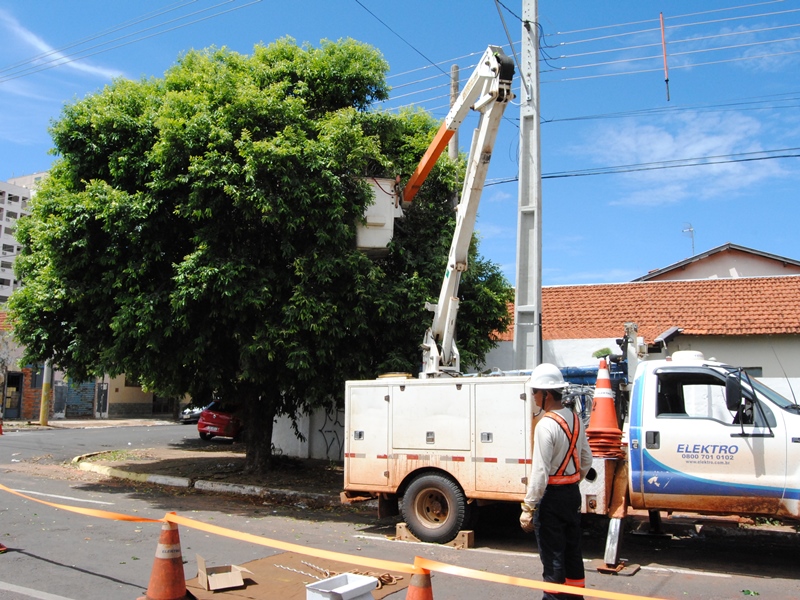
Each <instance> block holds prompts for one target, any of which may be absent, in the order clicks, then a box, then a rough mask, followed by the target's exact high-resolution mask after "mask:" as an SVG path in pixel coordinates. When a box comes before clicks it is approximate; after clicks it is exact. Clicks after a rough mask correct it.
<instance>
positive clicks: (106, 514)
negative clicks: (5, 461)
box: [0, 483, 164, 523]
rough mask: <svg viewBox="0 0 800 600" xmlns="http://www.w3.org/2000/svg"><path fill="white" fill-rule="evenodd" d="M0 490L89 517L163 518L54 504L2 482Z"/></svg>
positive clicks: (159, 521) (118, 519)
mask: <svg viewBox="0 0 800 600" xmlns="http://www.w3.org/2000/svg"><path fill="white" fill-rule="evenodd" d="M0 490H3V491H6V492H8V493H9V494H14V495H15V496H19V497H20V498H25V499H26V500H32V501H33V502H38V503H39V504H46V505H47V506H52V507H54V508H60V509H61V510H68V511H70V512H74V513H78V514H81V515H88V516H90V517H99V518H101V519H111V520H113V521H132V522H134V523H163V522H164V519H146V518H144V517H131V516H130V515H123V514H122V513H115V512H109V511H107V510H97V509H94V508H80V507H78V506H69V505H68V504H56V503H55V502H47V501H46V500H39V499H38V498H31V497H30V496H26V495H25V494H21V493H20V492H16V491H14V490H12V489H9V488H7V487H6V486H4V485H3V484H2V483H0Z"/></svg>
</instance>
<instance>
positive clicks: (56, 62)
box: [0, 0, 261, 83]
mask: <svg viewBox="0 0 800 600" xmlns="http://www.w3.org/2000/svg"><path fill="white" fill-rule="evenodd" d="M235 1H236V0H225V1H224V2H220V3H219V4H216V5H214V6H212V7H210V8H206V9H203V10H200V11H196V12H194V13H191V14H189V15H186V16H184V17H180V18H178V19H172V20H171V21H167V22H166V23H161V24H160V25H155V26H152V27H147V28H145V29H142V30H139V31H135V32H133V33H130V34H126V35H124V36H120V37H118V38H115V39H113V40H109V41H108V42H104V43H102V44H96V45H95V46H92V47H91V48H86V49H84V50H81V51H80V52H75V53H73V54H67V55H64V56H61V57H59V58H57V59H53V60H50V61H48V62H46V63H45V64H44V65H41V66H39V67H30V68H28V69H25V70H24V71H19V72H17V73H14V74H11V75H7V76H5V77H0V83H5V82H6V81H11V80H12V79H19V78H20V77H25V76H27V75H32V74H34V73H39V72H41V71H47V70H49V69H53V68H55V67H59V66H61V65H64V64H68V63H71V62H75V61H78V60H83V59H85V58H89V57H90V56H95V55H97V54H102V53H104V52H108V51H109V50H115V49H117V48H122V47H124V46H129V45H131V44H135V43H137V42H141V41H143V40H147V39H150V38H152V37H156V36H159V35H163V34H165V33H169V32H171V31H176V30H178V29H183V28H184V27H188V26H189V25H194V24H196V23H200V22H202V21H208V20H209V19H214V18H216V17H219V16H222V15H224V14H228V13H231V12H234V11H237V10H241V9H243V8H247V7H248V6H252V5H253V4H258V3H259V2H261V0H251V1H250V2H247V3H246V4H242V5H240V6H236V7H233V8H230V9H227V10H223V11H220V12H217V13H214V14H213V15H208V16H206V17H201V18H199V19H195V20H193V21H189V22H188V23H183V24H181V25H177V26H175V27H170V28H169V29H164V30H163V31H157V32H155V33H152V34H150V35H145V36H142V37H139V38H136V39H134V40H130V41H127V42H124V43H121V44H117V45H116V46H110V47H108V48H105V49H103V50H98V51H97V52H91V53H89V54H85V52H86V51H87V50H91V49H93V48H100V47H103V46H107V45H108V44H111V43H113V42H115V41H117V40H122V39H126V38H129V37H131V36H134V35H137V34H139V33H143V32H145V31H150V30H152V29H156V28H158V27H162V26H163V25H165V24H168V23H173V22H176V21H180V20H182V19H185V18H187V17H189V16H193V15H195V14H199V13H201V12H207V11H208V10H212V9H214V8H217V7H219V6H221V5H223V4H229V3H231V2H235Z"/></svg>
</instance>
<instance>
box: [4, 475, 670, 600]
mask: <svg viewBox="0 0 800 600" xmlns="http://www.w3.org/2000/svg"><path fill="white" fill-rule="evenodd" d="M0 490H3V491H6V492H8V493H10V494H14V495H15V496H19V497H20V498H25V499H26V500H31V501H33V502H38V503H39V504H45V505H47V506H52V507H53V508H59V509H61V510H66V511H70V512H74V513H78V514H82V515H87V516H90V517H99V518H101V519H111V520H113V521H132V522H135V523H163V522H165V521H168V522H171V523H175V524H176V525H184V526H185V527H191V528H192V529H197V530H199V531H205V532H206V533H213V534H215V535H221V536H223V537H228V538H232V539H235V540H240V541H243V542H250V543H251V544H258V545H259V546H267V547H269V548H276V549H278V550H284V551H287V552H296V553H298V554H303V555H305V556H311V557H314V558H320V559H323V560H334V561H338V562H346V563H349V564H353V565H358V566H360V567H367V568H370V569H377V570H380V571H397V572H400V573H410V574H416V573H423V574H424V573H428V572H430V571H436V572H438V573H445V574H448V575H456V576H458V577H467V578H470V579H480V580H482V581H489V582H492V583H505V584H509V585H515V586H518V587H526V588H533V589H537V590H548V591H552V592H566V593H569V594H574V593H576V591H578V593H582V594H583V595H584V596H589V597H591V598H606V599H608V600H658V599H656V598H653V597H652V596H635V595H631V594H620V593H617V592H604V591H602V590H589V589H586V588H575V587H573V586H568V585H561V584H557V583H545V582H542V581H536V580H534V579H525V578H523V577H511V576H509V575H500V574H498V573H487V572H485V571H477V570H475V569H468V568H466V567H457V566H455V565H450V564H448V563H443V562H438V561H435V560H429V559H427V558H421V557H419V556H415V557H414V564H413V565H409V564H406V563H399V562H394V561H390V560H381V559H378V558H366V557H363V556H354V555H352V554H343V553H341V552H333V551H330V550H318V549H316V548H308V547H307V546H301V545H300V544H292V543H289V542H282V541H280V540H273V539H270V538H265V537H261V536H257V535H253V534H251V533H242V532H240V531H236V530H235V529H228V528H227V527H220V526H219V525H209V524H208V523H203V522H201V521H195V520H194V519H189V518H188V517H182V516H180V515H178V514H175V513H173V512H170V513H167V514H166V515H164V518H163V519H147V518H145V517H132V516H130V515H125V514H122V513H115V512H109V511H107V510H97V509H93V508H80V507H77V506H69V505H67V504H57V503H55V502H47V501H46V500H39V499H38V498H32V497H31V496H27V495H25V494H23V493H20V492H17V491H15V490H12V489H9V488H8V487H6V486H4V485H3V484H1V483H0Z"/></svg>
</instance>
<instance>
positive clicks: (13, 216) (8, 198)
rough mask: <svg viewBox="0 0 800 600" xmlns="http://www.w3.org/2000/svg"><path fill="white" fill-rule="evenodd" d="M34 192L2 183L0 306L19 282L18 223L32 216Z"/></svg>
mask: <svg viewBox="0 0 800 600" xmlns="http://www.w3.org/2000/svg"><path fill="white" fill-rule="evenodd" d="M31 195H32V190H31V189H30V188H28V187H24V186H22V185H18V184H15V183H8V182H4V181H0V304H3V303H5V302H6V301H7V300H8V297H9V296H10V295H11V292H13V291H14V290H15V289H17V288H18V287H19V285H20V284H19V282H18V281H16V280H15V279H14V259H15V258H16V256H17V254H19V251H20V249H21V248H20V246H19V244H18V243H17V238H16V233H17V221H19V219H20V218H22V217H24V216H25V215H28V214H30V210H29V209H28V204H29V202H30V200H31Z"/></svg>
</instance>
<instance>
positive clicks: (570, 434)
mask: <svg viewBox="0 0 800 600" xmlns="http://www.w3.org/2000/svg"><path fill="white" fill-rule="evenodd" d="M544 416H545V417H550V418H551V419H553V420H554V421H555V422H556V423H558V424H559V425H560V426H561V429H563V430H564V433H565V434H566V436H567V438H569V449H568V450H567V453H566V454H565V455H564V460H562V461H561V465H560V466H559V467H558V469H556V472H555V473H554V474H552V475H550V477H548V479H547V483H548V485H567V484H570V483H578V482H579V481H580V480H581V459H580V456H579V455H578V435H579V434H580V429H579V425H578V415H576V414H574V413H573V414H572V431H570V430H569V425H567V422H566V421H565V420H564V417H562V416H561V415H560V414H558V413H556V412H547V413H545V415H544ZM570 459H572V461H573V462H574V463H575V473H573V474H572V475H565V474H564V473H565V472H566V470H567V466H568V465H569V461H570Z"/></svg>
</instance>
